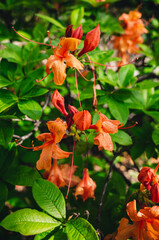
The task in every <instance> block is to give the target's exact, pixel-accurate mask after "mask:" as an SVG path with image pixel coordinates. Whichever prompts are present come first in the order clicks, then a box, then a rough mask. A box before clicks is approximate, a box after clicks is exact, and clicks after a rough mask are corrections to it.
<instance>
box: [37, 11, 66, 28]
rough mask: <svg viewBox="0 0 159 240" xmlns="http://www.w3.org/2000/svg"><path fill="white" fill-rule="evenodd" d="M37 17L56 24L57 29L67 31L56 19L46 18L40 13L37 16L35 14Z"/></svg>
mask: <svg viewBox="0 0 159 240" xmlns="http://www.w3.org/2000/svg"><path fill="white" fill-rule="evenodd" d="M35 15H36V16H37V17H39V18H41V19H43V20H45V21H47V22H50V23H52V24H54V25H55V26H56V27H59V28H61V29H62V30H65V27H64V26H63V25H62V24H61V23H60V22H59V21H57V20H55V19H54V18H52V17H48V16H44V15H42V14H39V13H37V14H35Z"/></svg>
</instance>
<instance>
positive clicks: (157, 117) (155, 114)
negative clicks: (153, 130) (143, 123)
mask: <svg viewBox="0 0 159 240" xmlns="http://www.w3.org/2000/svg"><path fill="white" fill-rule="evenodd" d="M144 113H145V114H147V115H148V116H150V117H152V118H153V119H154V120H155V121H156V122H159V112H157V111H144Z"/></svg>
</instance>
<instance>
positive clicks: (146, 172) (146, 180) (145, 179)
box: [138, 167, 154, 190]
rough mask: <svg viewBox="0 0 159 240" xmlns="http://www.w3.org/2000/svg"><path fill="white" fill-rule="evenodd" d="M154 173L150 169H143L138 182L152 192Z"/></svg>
mask: <svg viewBox="0 0 159 240" xmlns="http://www.w3.org/2000/svg"><path fill="white" fill-rule="evenodd" d="M153 175H154V174H153V171H152V169H151V168H150V167H143V168H142V169H141V171H140V173H139V176H138V180H139V182H141V183H142V184H143V185H144V186H145V187H146V188H147V189H148V190H150V188H151V185H150V183H151V182H152V180H153Z"/></svg>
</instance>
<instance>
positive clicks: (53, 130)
mask: <svg viewBox="0 0 159 240" xmlns="http://www.w3.org/2000/svg"><path fill="white" fill-rule="evenodd" d="M47 126H48V129H49V131H50V133H42V134H40V135H39V136H37V139H38V140H39V141H43V142H44V144H43V145H41V146H38V147H34V148H33V150H34V151H37V150H41V149H42V153H41V155H40V158H39V160H38V161H37V163H36V167H37V169H38V170H41V169H45V170H46V171H49V170H50V168H51V159H52V158H54V159H62V158H68V157H69V155H70V154H72V152H65V151H63V150H61V149H60V148H59V147H58V146H57V143H59V142H60V141H61V140H62V138H63V136H64V134H65V132H66V129H67V123H64V122H63V121H62V120H61V119H60V118H57V119H56V120H55V121H49V122H48V123H47Z"/></svg>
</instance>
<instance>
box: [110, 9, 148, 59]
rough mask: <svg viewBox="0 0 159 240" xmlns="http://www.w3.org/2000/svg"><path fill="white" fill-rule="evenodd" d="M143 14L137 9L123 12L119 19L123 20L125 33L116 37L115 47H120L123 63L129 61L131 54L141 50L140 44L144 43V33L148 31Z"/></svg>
mask: <svg viewBox="0 0 159 240" xmlns="http://www.w3.org/2000/svg"><path fill="white" fill-rule="evenodd" d="M141 16H142V14H141V13H140V12H139V11H138V10H137V9H135V10H134V11H130V12H129V14H126V13H123V14H122V15H121V16H120V17H119V21H123V24H122V25H123V28H124V34H121V36H116V37H114V39H113V40H114V47H115V48H116V49H118V56H119V57H121V58H122V63H127V62H128V60H129V54H133V53H137V52H138V51H139V47H138V44H140V43H143V41H144V40H143V38H142V36H141V35H142V34H144V33H148V30H147V29H146V28H145V26H144V23H143V20H142V19H141Z"/></svg>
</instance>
